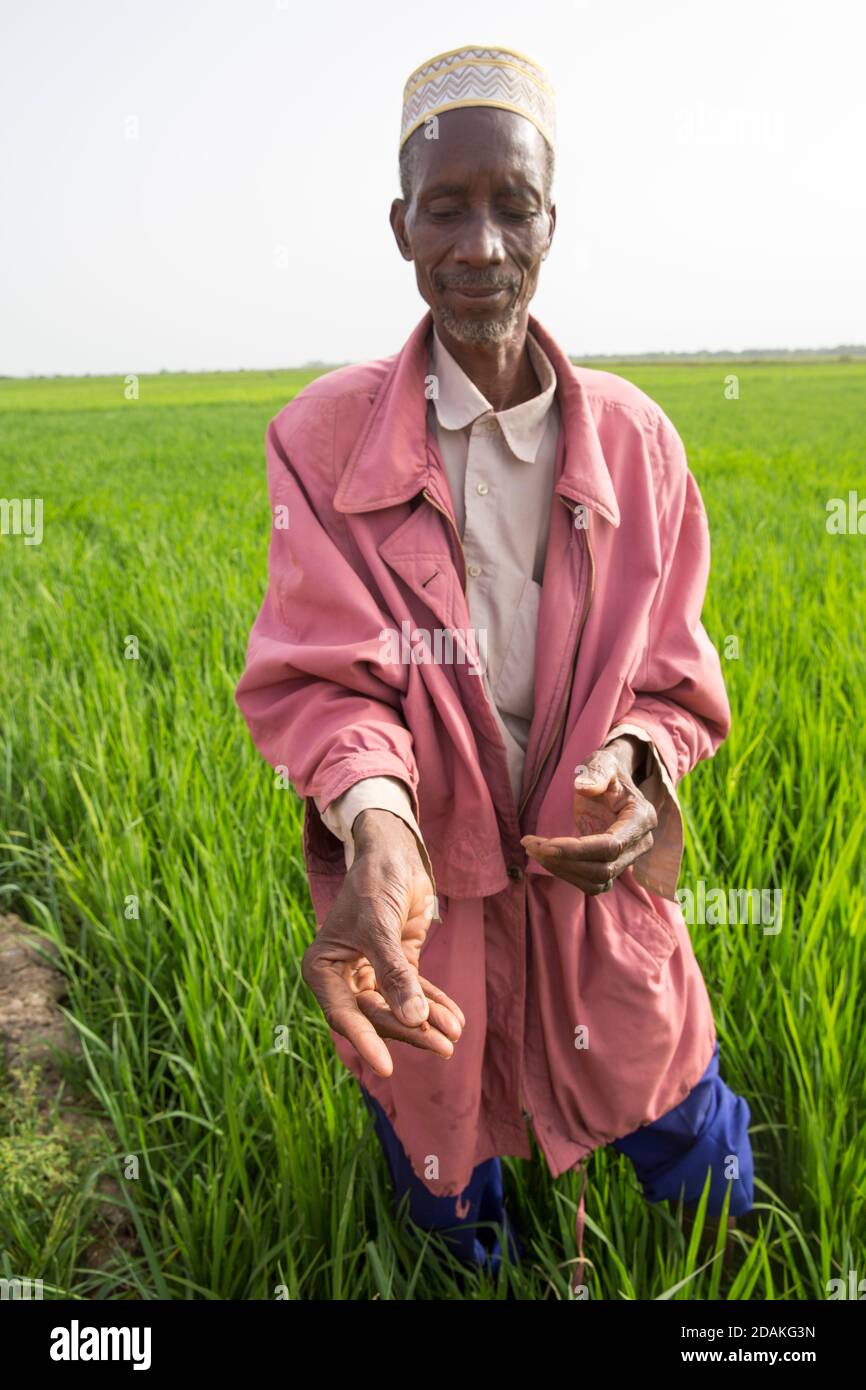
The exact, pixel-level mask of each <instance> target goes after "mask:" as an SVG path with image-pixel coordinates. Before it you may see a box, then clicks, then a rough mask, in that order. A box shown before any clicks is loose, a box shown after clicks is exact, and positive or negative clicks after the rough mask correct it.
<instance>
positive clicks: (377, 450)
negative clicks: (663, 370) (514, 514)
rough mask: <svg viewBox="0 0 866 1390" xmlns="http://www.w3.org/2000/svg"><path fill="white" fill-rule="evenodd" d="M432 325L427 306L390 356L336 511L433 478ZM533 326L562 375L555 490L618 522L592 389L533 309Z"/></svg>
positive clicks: (404, 493) (394, 495)
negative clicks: (560, 459) (561, 453)
mask: <svg viewBox="0 0 866 1390" xmlns="http://www.w3.org/2000/svg"><path fill="white" fill-rule="evenodd" d="M432 327H433V315H432V314H431V312H430V310H429V309H428V310H427V312H426V314H425V315H424V317H423V318H422V319H421V321H420V323H419V324H417V326H416V327H415V328H414V329H413V331H412V334H411V335H410V337H409V339H408V341H407V342H406V344H405V346H404V347H403V348H402V349H401V351H400V352H398V353H397V354H396V355H395V356H394V357H393V358H392V359H391V360H390V363H389V365H388V370H387V374H386V376H385V379H384V381H383V382H382V385H381V387H380V388H379V391H378V392H377V394H376V398H375V400H374V402H373V409H372V410H371V412H370V415H369V418H368V420H367V422H366V425H365V426H364V428H363V429H362V431H361V433H360V434H359V436H358V438H357V440H356V442H355V444H354V446H353V448H352V452H351V454H350V455H349V458H348V460H347V462H346V466H345V468H344V470H343V474H342V477H341V478H340V481H339V483H338V485H337V490H336V492H335V494H334V507H335V508H336V510H337V511H339V512H366V511H378V510H379V509H381V508H382V507H392V506H394V505H395V504H396V503H398V502H405V501H408V499H409V498H410V497H414V496H415V494H416V493H418V492H420V491H421V490H422V488H426V487H427V486H428V485H429V484H430V483H431V480H432V473H433V469H434V468H435V466H436V463H435V455H433V454H431V452H430V450H429V449H428V440H427V401H428V399H429V391H428V385H429V382H428V371H429V353H428V335H429V334H430V332H431V330H432ZM528 328H529V330H530V332H532V333H533V334H534V335H535V338H536V339H537V341H538V343H539V345H540V347H541V348H542V350H543V351H544V352H545V353H546V354H547V357H548V359H549V360H550V362H551V364H552V366H553V370H554V372H555V373H556V379H557V391H556V395H557V400H558V402H559V411H560V422H561V423H560V428H561V430H562V431H563V433H564V436H565V439H564V443H565V460H564V463H563V468H562V472H561V473H560V475H559V478H558V479H557V481H556V484H555V486H554V491H555V492H559V493H562V494H563V495H564V496H566V497H570V498H571V499H572V500H573V501H575V502H582V503H584V504H585V505H586V506H588V507H589V508H591V509H592V510H593V511H596V512H598V513H599V515H600V516H603V517H604V518H605V520H607V521H609V522H610V523H611V525H613V526H619V521H620V515H619V507H618V505H617V500H616V494H615V493H614V490H613V484H612V483H611V480H610V473H609V471H608V467H607V464H606V463H605V459H604V454H603V452H602V448H601V443H600V441H599V438H598V432H597V430H596V428H595V422H594V420H593V417H592V411H591V410H590V406H589V402H588V400H587V398H586V392H585V391H584V389H583V386H582V385H581V383H580V381H579V380H578V377H577V374H576V373H575V370H574V368H573V366H572V364H571V363H570V362H569V360H568V358H567V357H566V355H565V353H564V352H563V351H562V349H561V348H560V347H559V346H558V345H557V343H556V342H554V340H553V338H552V337H551V336H550V334H549V333H548V332H547V331H546V330H545V329H544V328H542V326H541V324H540V323H539V322H538V320H537V319H536V318H534V317H533V315H532V314H530V315H529V321H528ZM434 488H435V483H434Z"/></svg>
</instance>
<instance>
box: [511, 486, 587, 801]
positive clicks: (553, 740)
mask: <svg viewBox="0 0 866 1390" xmlns="http://www.w3.org/2000/svg"><path fill="white" fill-rule="evenodd" d="M557 497H558V498H559V499H560V501H561V502H563V503H564V504H565V506H566V507H568V510H569V511H570V512H573V511H574V506H573V505H572V503H570V502H569V501H567V500H566V498H565V497H563V495H562V493H561V492H558V493H557ZM586 548H587V551H588V553H589V585H588V587H587V593H586V600H585V602H584V605H583V613H582V615H581V619H580V627H579V628H578V630H577V640H576V641H575V644H574V655H573V657H572V662H571V674H570V676H569V679H568V681H567V682H566V686H565V693H564V695H563V699H562V704H561V708H560V711H559V718H558V719H557V721H556V728H555V729H554V731H553V734H552V736H551V738H550V742H549V743H548V745H547V748H546V749H545V751H544V756H543V757H542V759H541V761H540V763H539V764H538V767H537V769H536V772H535V776H534V777H533V779H532V783H531V785H530V786H529V788H528V789H527V792H526V795H525V796H524V798H523V800H522V801H521V803H520V806H519V807H518V810H517V818H518V820H519V819H520V817H521V816H522V815H523V811H524V808H525V807H526V804H527V802H528V801H529V798H530V797H531V795H532V793H533V791H534V790H535V785H536V783H537V781H538V779H539V777H540V776H541V772H542V769H543V767H544V765H545V763H546V762H547V759H548V758H549V757H550V753H551V749H552V748H553V746H554V744H555V743H556V740H557V739H558V738H559V732H560V729H561V728H562V723H563V720H564V719H565V711H566V710H567V708H568V698H569V694H570V691H571V688H572V686H573V684H574V670H575V667H576V665H577V654H578V652H579V650H580V639H581V637H582V636H583V629H584V626H585V624H586V619H587V616H588V614H589V608H590V604H591V603H592V597H593V594H594V593H595V557H594V556H593V553H592V543H591V541H590V538H589V525H587V528H586Z"/></svg>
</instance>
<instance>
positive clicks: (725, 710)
mask: <svg viewBox="0 0 866 1390" xmlns="http://www.w3.org/2000/svg"><path fill="white" fill-rule="evenodd" d="M661 438H662V463H663V469H662V478H663V480H664V482H663V485H662V495H661V498H660V516H659V532H660V539H661V553H662V573H661V577H660V580H659V586H658V589H657V592H656V596H655V600H654V602H653V605H652V608H651V611H650V617H649V631H648V638H647V645H646V652H645V656H644V660H643V662H642V664H641V667H640V669H639V672H638V675H637V678H636V680H635V685H634V700H633V703H632V705H631V707H630V708H629V709H628V710H626V711H624V712H623V714H622V715H621V716H620V718H619V719H618V721H617V724H616V728H615V729H613V730H611V733H610V734H609V736H608V737H609V738H612V737H613V736H614V735H615V734H620V733H621V734H626V733H631V734H634V735H635V736H636V737H638V738H641V739H643V740H644V741H645V742H646V743H647V744H648V745H649V751H650V761H649V765H648V766H649V775H648V784H649V792H648V788H647V785H646V784H642V790H643V791H644V794H645V795H646V794H650V792H651V793H652V795H651V799H652V800H653V802H654V804H655V806H656V810H657V812H658V817H659V824H658V827H657V829H656V832H655V843H654V845H653V848H652V849H651V850H650V851H649V852H648V853H647V854H646V855H643V856H642V857H641V859H640V860H638V861H637V863H636V864H635V867H634V875H635V878H637V879H638V880H639V881H640V882H644V884H645V886H646V887H648V888H650V889H651V891H654V892H657V893H659V894H661V896H662V897H666V898H674V896H675V891H676V881H677V877H678V874H679V869H680V863H681V860H682V851H683V827H682V815H681V812H680V808H679V803H678V800H677V795H676V786H677V783H678V782H679V781H680V780H681V779H682V778H683V777H684V776H685V775H686V773H688V772H690V771H691V770H692V768H693V767H694V766H695V765H696V764H697V763H698V762H700V761H701V760H702V759H704V758H711V757H712V756H713V754H714V753H715V751H716V749H717V748H718V747H719V745H720V744H721V743H722V742H723V740H724V739H725V738H726V737H727V735H728V732H729V730H730V725H731V711H730V705H729V703H728V697H727V693H726V690H725V683H724V679H723V676H722V669H721V662H720V660H719V655H718V652H717V651H716V649H715V647H714V646H713V644H712V642H711V641H710V639H709V637H708V635H707V633H706V631H705V629H704V626H703V624H702V622H701V611H702V608H703V604H704V598H705V596H706V590H707V579H708V577H709V568H710V536H709V526H708V524H707V516H706V511H705V508H704V504H703V501H702V498H701V495H700V492H699V490H698V485H697V483H696V481H695V479H694V477H693V476H692V473H691V472H690V470H689V468H688V464H687V461H686V454H685V449H684V447H683V443H682V440H681V439H680V437H679V435H678V434H677V432H676V430H675V429H674V428H673V426H672V425H671V424H670V422H669V421H668V422H666V423H665V425H664V426H663V428H662V432H661Z"/></svg>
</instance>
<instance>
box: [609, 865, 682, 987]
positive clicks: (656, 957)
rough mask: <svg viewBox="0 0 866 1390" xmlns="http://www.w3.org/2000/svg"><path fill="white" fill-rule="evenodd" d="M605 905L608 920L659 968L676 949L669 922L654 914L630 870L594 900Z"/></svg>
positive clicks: (673, 933)
mask: <svg viewBox="0 0 866 1390" xmlns="http://www.w3.org/2000/svg"><path fill="white" fill-rule="evenodd" d="M595 901H596V902H601V903H603V904H604V905H605V907H606V908H607V910H608V911H609V913H610V916H611V918H612V919H613V921H614V922H615V923H616V925H617V926H618V927H619V928H621V930H622V931H624V932H625V933H626V934H627V935H628V936H630V937H631V939H632V941H635V942H636V943H637V944H638V946H640V947H641V948H642V949H643V950H644V951H645V952H646V954H647V955H648V956H649V957H650V959H651V960H652V962H653V964H654V965H655V966H658V967H659V968H660V967H661V966H663V965H666V964H667V962H668V961H669V960H670V958H671V956H672V955H673V953H674V951H675V950H676V949H677V947H678V946H679V940H678V939H677V934H676V931H675V929H674V927H673V926H672V924H671V923H670V922H666V921H665V919H664V917H662V916H660V914H659V913H658V912H657V911H656V909H655V906H654V905H653V900H652V898H651V897H650V895H649V893H648V892H647V890H646V889H645V888H642V887H641V885H640V884H639V883H637V882H636V881H635V879H634V877H633V875H632V872H631V867H629V868H628V869H626V870H625V872H624V873H622V874H620V876H619V878H618V879H617V880H616V882H615V884H614V887H613V889H612V890H611V891H610V892H609V893H605V894H602V895H599V897H598V898H596V899H595Z"/></svg>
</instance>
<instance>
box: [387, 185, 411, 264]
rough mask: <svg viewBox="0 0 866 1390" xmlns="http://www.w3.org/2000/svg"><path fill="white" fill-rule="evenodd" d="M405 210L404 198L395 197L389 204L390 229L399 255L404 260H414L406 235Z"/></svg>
mask: <svg viewBox="0 0 866 1390" xmlns="http://www.w3.org/2000/svg"><path fill="white" fill-rule="evenodd" d="M406 211H407V203H406V200H405V198H395V199H394V201H393V203H392V204H391V213H390V218H389V220H390V223H391V231H392V232H393V233H394V240H395V241H396V243H397V246H398V247H399V250H400V255H401V256H402V257H403V260H404V261H411V260H414V256H413V255H412V247H411V246H410V245H409V238H408V236H407V235H406Z"/></svg>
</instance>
